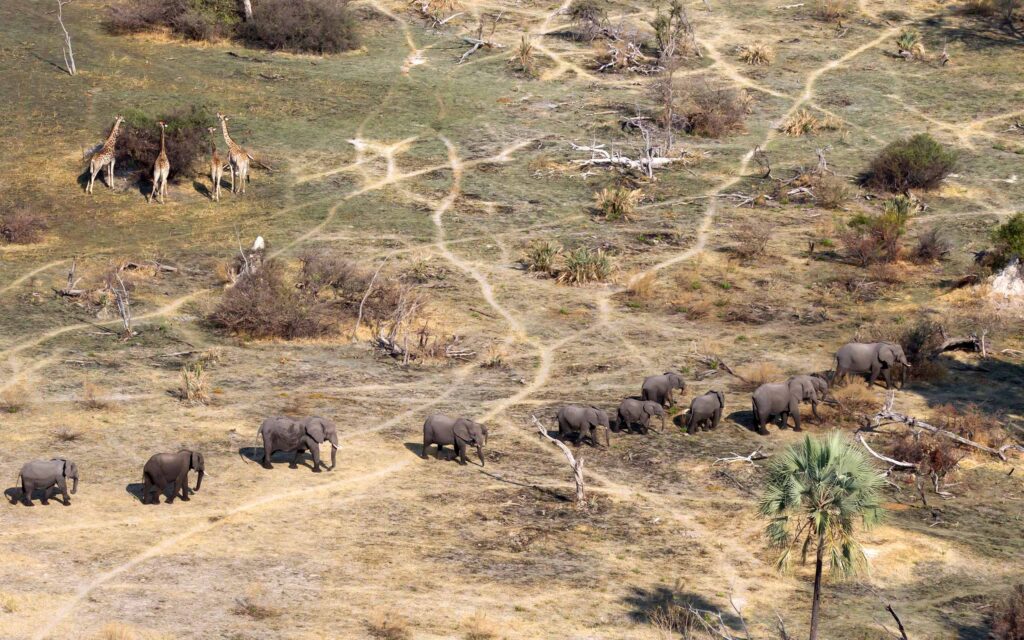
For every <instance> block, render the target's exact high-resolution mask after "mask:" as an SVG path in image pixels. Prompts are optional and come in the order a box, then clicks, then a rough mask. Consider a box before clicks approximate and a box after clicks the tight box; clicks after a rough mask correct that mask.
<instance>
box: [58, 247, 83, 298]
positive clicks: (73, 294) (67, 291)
mask: <svg viewBox="0 0 1024 640" xmlns="http://www.w3.org/2000/svg"><path fill="white" fill-rule="evenodd" d="M77 270H78V257H77V256H75V257H74V258H72V259H71V269H70V270H69V271H68V281H67V284H66V285H65V286H64V288H63V289H54V292H56V293H57V295H60V296H65V297H68V298H77V297H78V296H81V295H83V294H85V293H86V290H85V289H76V288H75V286H76V285H77V284H78V283H79V281H81V278H75V271H77Z"/></svg>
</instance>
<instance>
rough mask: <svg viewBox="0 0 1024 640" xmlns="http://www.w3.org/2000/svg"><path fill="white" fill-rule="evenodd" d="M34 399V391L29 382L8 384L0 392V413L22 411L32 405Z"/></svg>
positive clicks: (19, 381)
mask: <svg viewBox="0 0 1024 640" xmlns="http://www.w3.org/2000/svg"><path fill="white" fill-rule="evenodd" d="M34 397H35V390H34V388H33V385H32V383H31V382H29V381H27V380H18V381H15V382H10V383H8V385H7V387H6V388H5V389H3V390H2V391H0V411H6V412H7V413H18V412H19V411H24V410H25V409H27V408H28V406H29V405H30V404H32V401H33V398H34Z"/></svg>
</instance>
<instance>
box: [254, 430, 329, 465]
mask: <svg viewBox="0 0 1024 640" xmlns="http://www.w3.org/2000/svg"><path fill="white" fill-rule="evenodd" d="M257 433H258V435H259V436H260V437H261V438H262V439H263V466H264V468H266V469H273V468H274V467H273V465H271V464H270V457H271V456H272V455H274V452H276V451H284V452H289V453H294V454H295V455H294V456H293V457H292V461H291V463H290V464H289V465H288V466H289V467H291V468H292V469H294V468H296V466H298V463H299V456H301V455H302V454H303V453H304V452H306V451H309V453H310V455H312V456H313V471H314V472H315V473H320V445H322V444H323V443H324V441H325V440H326V441H327V442H330V443H331V466H330V468H329V469H328V471H331V470H333V469H334V466H335V464H336V463H337V460H338V428H337V426H336V425H335V424H334V422H333V421H331V420H328V419H327V418H321V417H320V416H310V417H308V418H303V419H301V420H294V419H292V418H289V417H287V416H274V417H272V418H267V419H266V420H264V421H263V424H261V425H260V429H259V431H258V432H257Z"/></svg>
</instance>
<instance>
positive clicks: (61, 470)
mask: <svg viewBox="0 0 1024 640" xmlns="http://www.w3.org/2000/svg"><path fill="white" fill-rule="evenodd" d="M18 478H19V484H20V485H21V499H22V501H23V502H24V503H25V504H26V505H28V506H30V507H31V506H32V493H33V492H34V491H35V490H36V489H43V504H49V502H50V498H52V497H53V495H54V494H55V493H56V490H57V489H60V492H61V493H62V494H63V497H64V506H65V507H67V506H69V505H70V504H71V497H70V496H68V480H72V481H73V482H74V484H72V486H71V493H77V492H78V465H77V464H75V463H74V462H71V461H70V460H67V459H65V458H54V459H53V460H33V461H32V462H26V463H25V466H23V467H22V468H21V473H19V474H18Z"/></svg>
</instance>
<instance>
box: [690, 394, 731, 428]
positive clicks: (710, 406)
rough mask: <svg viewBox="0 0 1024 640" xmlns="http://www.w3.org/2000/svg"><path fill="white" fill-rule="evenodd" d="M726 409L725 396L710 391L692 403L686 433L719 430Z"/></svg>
mask: <svg viewBox="0 0 1024 640" xmlns="http://www.w3.org/2000/svg"><path fill="white" fill-rule="evenodd" d="M724 409H725V394H723V393H722V392H721V391H708V392H707V393H705V394H704V395H702V396H697V397H696V398H694V399H693V400H692V401H691V402H690V413H689V415H687V416H686V432H687V433H695V432H697V431H700V430H701V429H704V430H705V431H707V430H708V429H717V428H718V421H719V420H721V419H722V411H723V410H724Z"/></svg>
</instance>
